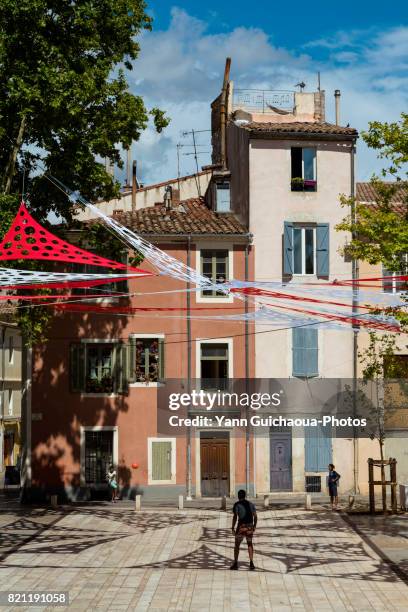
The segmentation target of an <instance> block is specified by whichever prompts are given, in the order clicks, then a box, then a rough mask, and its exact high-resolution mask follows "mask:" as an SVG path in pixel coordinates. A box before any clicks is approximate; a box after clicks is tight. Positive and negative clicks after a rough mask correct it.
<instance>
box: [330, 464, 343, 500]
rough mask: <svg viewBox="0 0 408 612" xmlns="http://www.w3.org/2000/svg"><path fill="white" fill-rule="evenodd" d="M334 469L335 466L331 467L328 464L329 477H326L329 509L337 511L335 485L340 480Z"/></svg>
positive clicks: (337, 498) (331, 465)
mask: <svg viewBox="0 0 408 612" xmlns="http://www.w3.org/2000/svg"><path fill="white" fill-rule="evenodd" d="M334 468H335V466H334V465H333V463H329V475H328V477H327V484H328V486H329V495H330V503H331V509H332V510H337V504H338V503H339V497H338V493H337V484H338V482H339V480H340V474H338V473H337V472H336V470H335V469H334Z"/></svg>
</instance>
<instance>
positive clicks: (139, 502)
mask: <svg viewBox="0 0 408 612" xmlns="http://www.w3.org/2000/svg"><path fill="white" fill-rule="evenodd" d="M141 509H142V496H141V495H136V497H135V510H136V511H139V510H141Z"/></svg>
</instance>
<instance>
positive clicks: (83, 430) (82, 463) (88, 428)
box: [79, 425, 119, 489]
mask: <svg viewBox="0 0 408 612" xmlns="http://www.w3.org/2000/svg"><path fill="white" fill-rule="evenodd" d="M87 431H112V432H113V440H112V450H113V453H112V454H113V465H114V467H115V468H116V470H117V469H118V461H119V427H118V426H117V425H113V426H105V425H92V426H84V425H81V426H80V428H79V432H80V434H79V435H80V483H81V487H87V486H90V485H89V484H87V482H86V479H85V442H86V436H85V434H86V432H87ZM106 485H107V483H106ZM92 487H94V488H100V489H101V488H105V485H104V484H99V485H92Z"/></svg>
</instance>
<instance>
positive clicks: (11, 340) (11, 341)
mask: <svg viewBox="0 0 408 612" xmlns="http://www.w3.org/2000/svg"><path fill="white" fill-rule="evenodd" d="M14 350H15V346H14V337H13V334H10V335H9V337H8V362H9V365H14Z"/></svg>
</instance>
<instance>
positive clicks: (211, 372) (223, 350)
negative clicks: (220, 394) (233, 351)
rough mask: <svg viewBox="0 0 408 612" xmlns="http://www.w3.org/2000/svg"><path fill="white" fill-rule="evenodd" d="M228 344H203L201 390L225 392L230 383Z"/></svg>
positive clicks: (201, 352)
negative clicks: (228, 382)
mask: <svg viewBox="0 0 408 612" xmlns="http://www.w3.org/2000/svg"><path fill="white" fill-rule="evenodd" d="M228 358H229V356H228V344H224V343H219V344H218V343H204V342H203V343H202V344H201V346H200V368H201V388H202V389H204V390H207V391H210V390H214V389H215V390H224V389H226V388H227V381H228Z"/></svg>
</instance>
